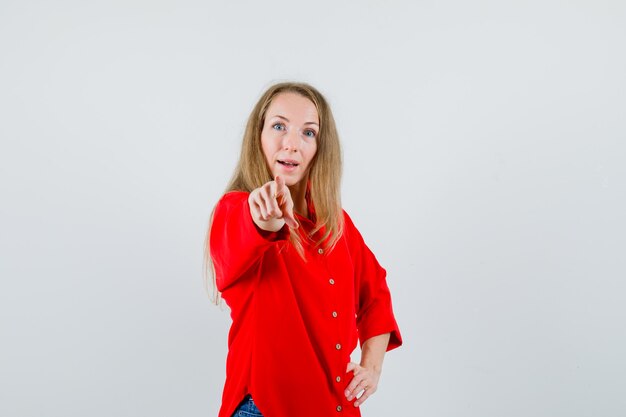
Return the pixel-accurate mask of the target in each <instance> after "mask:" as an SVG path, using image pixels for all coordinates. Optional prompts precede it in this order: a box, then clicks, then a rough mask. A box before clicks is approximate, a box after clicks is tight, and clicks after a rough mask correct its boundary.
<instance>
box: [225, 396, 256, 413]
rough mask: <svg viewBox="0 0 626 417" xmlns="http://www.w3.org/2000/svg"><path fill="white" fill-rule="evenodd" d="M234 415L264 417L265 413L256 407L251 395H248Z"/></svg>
mask: <svg viewBox="0 0 626 417" xmlns="http://www.w3.org/2000/svg"><path fill="white" fill-rule="evenodd" d="M232 417H263V414H261V412H260V411H259V409H258V408H256V405H255V404H254V401H252V397H251V396H250V395H246V398H244V399H243V401H242V402H241V403H239V406H238V407H237V409H236V410H235V412H234V413H233V415H232Z"/></svg>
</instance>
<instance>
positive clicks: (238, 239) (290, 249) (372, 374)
mask: <svg viewBox="0 0 626 417" xmlns="http://www.w3.org/2000/svg"><path fill="white" fill-rule="evenodd" d="M340 176H341V151H340V146H339V138H338V134H337V130H336V127H335V122H334V119H333V116H332V113H331V111H330V107H329V106H328V104H327V102H326V100H325V99H324V97H323V96H322V95H321V94H320V93H319V92H318V91H317V90H316V89H315V88H313V87H311V86H310V85H307V84H303V83H281V84H277V85H274V86H272V87H270V88H269V89H268V90H267V91H266V92H265V93H264V94H263V96H262V97H261V98H260V100H259V101H258V103H257V104H256V106H255V108H254V110H253V111H252V114H251V115H250V118H249V120H248V124H247V127H246V131H245V134H244V139H243V146H242V150H241V156H240V159H239V163H238V165H237V168H236V169H235V173H234V176H233V178H232V180H231V182H230V184H229V186H228V188H227V192H226V194H225V195H224V196H223V197H222V198H221V199H220V201H219V202H218V203H217V205H216V207H215V209H214V211H213V215H212V220H211V225H210V228H209V233H208V239H207V240H208V255H210V258H211V261H212V266H213V272H214V279H215V281H214V283H215V286H216V288H217V289H218V290H219V291H220V292H221V296H222V298H223V299H224V300H226V303H227V304H228V305H229V306H230V308H231V318H232V321H233V322H232V325H231V329H230V333H229V337H228V349H229V351H228V358H227V364H226V383H225V386H224V392H223V396H222V406H221V409H220V413H219V417H230V416H232V415H246V416H249V415H257V416H260V415H263V416H265V417H294V416H298V417H324V416H333V415H337V416H341V415H346V416H360V411H359V408H358V407H359V406H360V405H361V404H363V402H364V401H365V400H367V398H369V396H370V395H371V394H372V393H374V391H375V390H376V388H377V386H378V380H379V377H380V373H381V369H382V363H383V357H384V354H385V352H386V351H387V350H391V349H393V348H396V347H398V346H400V345H401V344H402V338H401V335H400V331H399V329H398V326H397V324H396V321H395V318H394V315H393V310H392V304H391V297H390V294H389V289H388V287H387V283H386V280H385V270H384V269H383V268H382V267H381V266H380V265H379V264H378V262H377V261H376V258H375V257H374V255H373V254H372V253H371V251H370V250H369V249H368V247H367V246H366V245H365V243H364V242H363V238H362V237H361V235H360V234H359V232H358V230H357V229H356V228H355V226H354V224H353V223H352V221H351V219H350V217H348V215H347V214H346V213H345V211H343V210H342V208H341V202H340V192H339V185H340ZM357 340H359V341H360V342H361V350H362V355H361V361H360V363H359V364H357V363H353V362H350V353H351V352H352V351H353V350H354V349H355V347H356V343H357ZM246 413H247V414H246Z"/></svg>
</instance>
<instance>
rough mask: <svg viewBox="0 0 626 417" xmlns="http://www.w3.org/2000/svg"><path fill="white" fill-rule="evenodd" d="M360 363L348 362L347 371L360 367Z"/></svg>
mask: <svg viewBox="0 0 626 417" xmlns="http://www.w3.org/2000/svg"><path fill="white" fill-rule="evenodd" d="M358 367H359V365H357V364H356V363H354V362H348V367H347V368H346V373H348V372H350V371H354V370H355V369H358Z"/></svg>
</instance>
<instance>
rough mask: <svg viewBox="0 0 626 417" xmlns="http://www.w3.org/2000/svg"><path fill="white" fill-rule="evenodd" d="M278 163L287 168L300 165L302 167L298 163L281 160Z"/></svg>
mask: <svg viewBox="0 0 626 417" xmlns="http://www.w3.org/2000/svg"><path fill="white" fill-rule="evenodd" d="M278 163H279V164H281V165H284V166H287V167H297V166H298V165H300V164H298V163H297V162H291V161H281V160H280V159H279V160H278Z"/></svg>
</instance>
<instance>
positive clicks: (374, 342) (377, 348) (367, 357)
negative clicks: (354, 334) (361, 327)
mask: <svg viewBox="0 0 626 417" xmlns="http://www.w3.org/2000/svg"><path fill="white" fill-rule="evenodd" d="M389 336H390V333H385V334H381V335H378V336H374V337H370V338H369V339H367V340H366V341H365V342H363V346H361V366H362V367H364V368H371V369H373V370H375V371H376V372H379V373H380V372H381V371H382V368H383V359H384V358H385V352H387V345H388V344H389Z"/></svg>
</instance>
